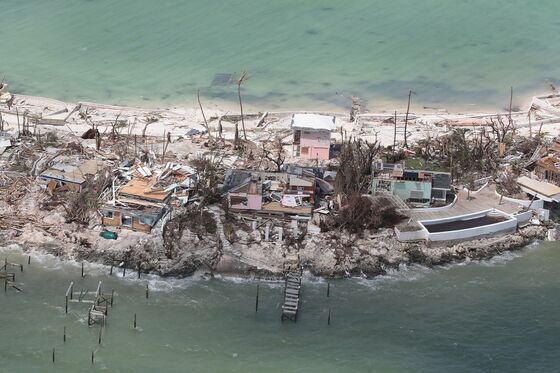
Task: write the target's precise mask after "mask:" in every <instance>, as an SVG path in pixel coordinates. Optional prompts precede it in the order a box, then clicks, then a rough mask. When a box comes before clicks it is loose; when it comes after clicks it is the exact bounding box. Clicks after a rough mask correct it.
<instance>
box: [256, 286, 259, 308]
mask: <svg viewBox="0 0 560 373" xmlns="http://www.w3.org/2000/svg"><path fill="white" fill-rule="evenodd" d="M256 312H259V284H257V296H256V297H255V313H256Z"/></svg>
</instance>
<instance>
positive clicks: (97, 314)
mask: <svg viewBox="0 0 560 373" xmlns="http://www.w3.org/2000/svg"><path fill="white" fill-rule="evenodd" d="M65 297H66V306H65V308H66V313H68V302H73V303H87V304H91V306H90V308H89V309H88V326H91V325H94V324H96V323H100V324H101V325H105V321H106V318H107V315H108V311H109V307H112V306H113V298H114V291H113V290H111V293H107V294H105V293H103V292H102V291H101V281H99V283H98V284H97V289H96V290H95V291H94V292H93V291H88V289H82V290H80V291H79V292H74V282H71V283H70V285H69V286H68V290H66V294H65Z"/></svg>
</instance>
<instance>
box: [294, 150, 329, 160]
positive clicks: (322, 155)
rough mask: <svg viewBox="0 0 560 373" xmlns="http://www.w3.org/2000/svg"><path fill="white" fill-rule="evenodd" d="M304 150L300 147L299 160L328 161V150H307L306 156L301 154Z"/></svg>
mask: <svg viewBox="0 0 560 373" xmlns="http://www.w3.org/2000/svg"><path fill="white" fill-rule="evenodd" d="M303 151H304V149H303V148H301V147H300V153H299V156H300V158H309V159H321V160H328V159H329V149H328V148H308V152H307V154H306V153H304V152H303Z"/></svg>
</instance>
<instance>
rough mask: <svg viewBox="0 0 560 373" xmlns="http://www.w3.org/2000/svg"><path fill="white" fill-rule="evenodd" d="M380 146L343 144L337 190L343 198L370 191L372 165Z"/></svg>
mask: <svg viewBox="0 0 560 373" xmlns="http://www.w3.org/2000/svg"><path fill="white" fill-rule="evenodd" d="M379 149H380V146H379V144H378V143H377V142H374V143H369V142H367V141H363V140H361V139H360V140H357V141H352V140H348V141H346V142H344V143H343V144H342V148H341V152H340V157H339V160H340V165H339V167H338V173H337V176H336V182H335V190H336V192H337V193H338V194H340V195H342V196H346V197H347V196H350V195H352V194H355V193H359V194H361V193H365V192H367V191H368V189H369V186H370V182H371V171H372V164H373V161H374V160H375V158H376V156H377V154H378V153H379Z"/></svg>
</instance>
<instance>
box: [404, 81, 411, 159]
mask: <svg viewBox="0 0 560 373" xmlns="http://www.w3.org/2000/svg"><path fill="white" fill-rule="evenodd" d="M410 96H412V89H411V90H409V91H408V106H407V107H406V117H405V118H404V147H405V149H408V141H407V137H408V134H407V132H406V131H407V128H408V113H409V112H410Z"/></svg>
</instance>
